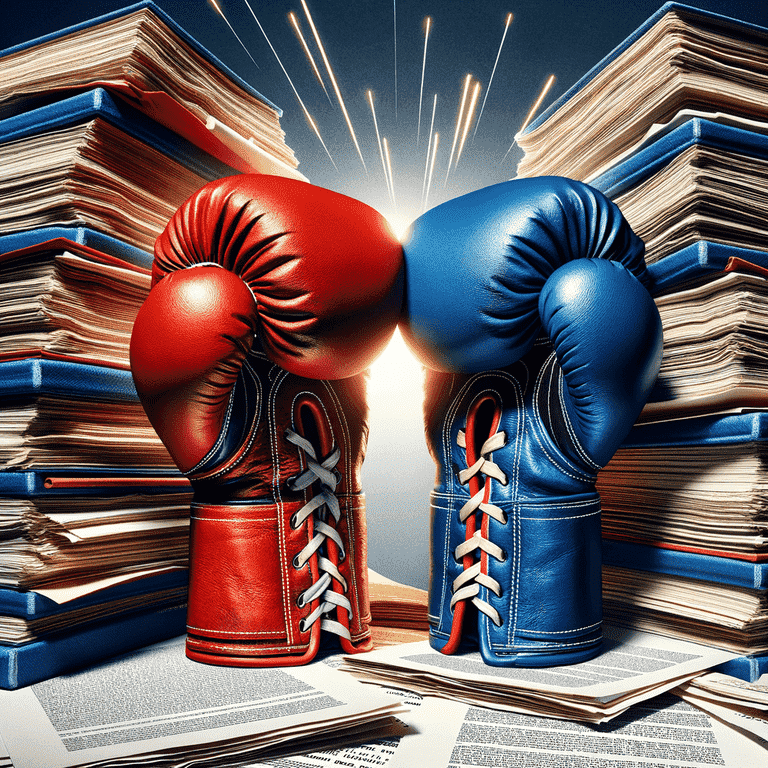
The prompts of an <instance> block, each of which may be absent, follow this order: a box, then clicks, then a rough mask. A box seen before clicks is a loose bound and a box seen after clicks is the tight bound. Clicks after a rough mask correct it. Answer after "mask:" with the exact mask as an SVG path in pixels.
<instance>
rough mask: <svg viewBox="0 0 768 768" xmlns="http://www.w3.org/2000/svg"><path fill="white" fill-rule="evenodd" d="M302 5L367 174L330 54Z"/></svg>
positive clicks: (308, 13) (307, 9) (304, 3)
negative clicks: (332, 67) (329, 57)
mask: <svg viewBox="0 0 768 768" xmlns="http://www.w3.org/2000/svg"><path fill="white" fill-rule="evenodd" d="M301 5H302V7H303V8H304V13H305V14H306V17H307V21H309V26H310V27H311V28H312V34H313V35H314V36H315V42H316V43H317V47H318V48H319V49H320V55H321V56H322V58H323V63H324V64H325V68H326V70H327V71H328V77H329V78H330V79H331V85H332V86H333V90H334V93H335V94H336V98H337V99H338V100H339V106H340V107H341V111H342V112H343V113H344V120H345V121H346V123H347V128H349V133H350V135H351V136H352V141H353V142H354V144H355V149H356V150H357V154H358V155H359V157H360V162H361V163H362V164H363V168H364V169H365V172H366V174H367V173H368V169H367V168H366V166H365V160H363V153H362V151H361V150H360V145H359V144H358V142H357V136H356V135H355V129H354V128H353V127H352V121H351V120H350V118H349V113H348V112H347V107H346V106H345V104H344V99H343V98H342V96H341V91H340V90H339V84H338V83H337V82H336V76H335V75H334V74H333V69H331V62H330V61H329V60H328V56H327V55H326V53H325V48H324V47H323V41H322V40H321V39H320V35H319V34H318V31H317V27H315V22H314V21H313V20H312V15H311V14H310V12H309V8H308V7H307V4H306V2H305V0H301Z"/></svg>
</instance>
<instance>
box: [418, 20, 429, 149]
mask: <svg viewBox="0 0 768 768" xmlns="http://www.w3.org/2000/svg"><path fill="white" fill-rule="evenodd" d="M426 23H427V29H426V32H425V34H424V58H423V59H422V62H421V89H420V90H419V123H418V126H417V127H416V146H417V147H418V146H419V136H420V133H421V102H422V99H423V97H424V72H425V71H426V68H427V43H428V42H429V30H430V28H431V27H432V19H431V18H430V17H429V16H427V18H426Z"/></svg>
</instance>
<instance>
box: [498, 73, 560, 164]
mask: <svg viewBox="0 0 768 768" xmlns="http://www.w3.org/2000/svg"><path fill="white" fill-rule="evenodd" d="M554 82H555V76H554V75H550V76H549V79H548V80H547V82H546V83H545V84H544V87H543V88H542V89H541V93H540V94H539V98H538V99H536V103H535V104H534V105H533V106H532V107H531V109H530V111H529V112H528V115H527V117H526V118H525V120H524V121H523V124H522V125H521V126H520V130H519V131H518V132H517V134H518V135H519V134H521V133H522V132H523V131H524V130H525V128H526V126H527V125H528V123H530V122H531V118H533V116H534V115H535V114H536V110H538V108H539V107H540V106H541V102H542V101H544V97H545V96H546V95H547V92H548V91H549V89H550V88H551V87H552V84H553V83H554ZM516 141H517V136H515V139H514V141H513V142H512V144H510V146H509V149H508V150H507V153H506V154H505V155H504V157H503V158H502V159H501V162H502V163H503V162H504V161H505V160H506V159H507V155H508V154H509V153H510V152H511V151H512V147H514V146H515V142H516Z"/></svg>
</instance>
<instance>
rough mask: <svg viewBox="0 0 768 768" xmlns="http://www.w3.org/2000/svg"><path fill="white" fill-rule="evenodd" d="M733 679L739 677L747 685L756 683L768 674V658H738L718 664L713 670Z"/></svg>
mask: <svg viewBox="0 0 768 768" xmlns="http://www.w3.org/2000/svg"><path fill="white" fill-rule="evenodd" d="M712 671H713V672H720V673H722V674H724V675H730V676H731V677H738V678H739V680H744V681H746V682H747V683H754V682H756V681H757V680H758V678H760V677H761V676H762V675H764V674H766V673H768V656H738V657H737V658H735V659H731V660H730V661H726V662H724V663H723V664H718V665H717V666H716V667H713V668H712Z"/></svg>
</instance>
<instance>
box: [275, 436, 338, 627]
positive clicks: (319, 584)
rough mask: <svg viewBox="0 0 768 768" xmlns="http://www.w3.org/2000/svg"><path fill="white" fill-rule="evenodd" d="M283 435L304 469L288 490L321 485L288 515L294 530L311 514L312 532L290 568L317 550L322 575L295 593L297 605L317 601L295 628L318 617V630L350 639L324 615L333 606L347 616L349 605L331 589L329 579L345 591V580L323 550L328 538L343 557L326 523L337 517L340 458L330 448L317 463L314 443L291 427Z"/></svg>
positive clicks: (309, 625)
mask: <svg viewBox="0 0 768 768" xmlns="http://www.w3.org/2000/svg"><path fill="white" fill-rule="evenodd" d="M285 437H286V439H287V440H288V442H290V443H292V444H293V445H295V446H296V447H297V448H298V449H299V450H301V451H303V452H304V454H305V458H306V462H307V468H306V469H305V470H304V471H303V472H302V473H301V474H300V475H297V476H296V477H294V478H292V479H290V480H289V481H288V487H289V488H290V490H292V491H303V490H304V489H305V488H308V487H309V486H310V485H312V483H315V482H319V483H320V488H321V490H320V492H319V493H315V495H314V496H313V497H312V498H311V499H310V500H309V501H308V502H307V503H306V504H305V505H304V506H303V507H302V508H301V509H300V510H299V511H298V512H296V513H295V514H294V515H293V516H292V518H291V528H293V529H294V530H296V529H297V528H300V527H301V526H302V525H304V523H305V522H306V520H307V518H308V517H310V515H311V516H312V529H313V531H314V536H313V537H312V540H311V541H310V542H309V543H308V544H307V545H306V546H305V547H304V549H302V550H301V552H299V553H298V554H297V555H296V557H294V559H293V567H294V568H297V569H298V568H302V567H303V566H304V565H305V564H306V562H307V561H308V560H309V559H310V558H311V557H312V556H313V555H315V553H317V567H318V570H319V571H320V572H321V574H322V575H321V576H320V578H319V579H318V580H317V581H316V582H315V583H314V584H313V585H312V586H311V587H310V588H309V589H307V590H305V591H304V592H302V593H301V594H300V595H299V598H298V601H297V604H298V606H299V608H303V607H304V606H305V605H308V604H309V603H311V602H312V601H313V600H320V603H319V604H318V606H317V607H316V608H315V610H314V611H312V613H310V614H309V616H307V617H306V618H304V619H302V620H301V623H300V624H299V628H300V629H301V631H302V632H306V631H307V630H309V629H310V628H311V627H312V626H313V625H314V623H315V622H316V621H317V620H318V619H320V620H321V621H320V628H321V629H324V630H328V631H329V632H333V633H335V634H337V635H341V636H342V637H344V638H346V639H347V640H351V637H350V634H349V630H348V629H347V627H345V626H344V625H343V624H342V623H341V622H339V621H336V620H335V619H332V618H330V617H329V616H328V614H329V613H331V612H333V611H335V610H336V609H337V608H343V609H344V610H346V611H347V615H348V616H349V617H350V618H351V616H352V605H351V603H350V602H349V599H348V598H347V597H346V596H345V595H343V594H340V593H338V592H335V591H334V589H333V582H334V580H335V581H336V582H337V583H339V584H340V585H341V588H342V590H343V591H344V592H345V593H346V591H347V581H346V579H345V578H344V577H343V576H342V575H341V573H340V572H339V569H338V568H337V567H336V565H335V564H334V563H332V562H331V561H330V560H329V559H328V558H327V557H326V556H325V549H323V546H324V544H325V543H326V540H327V539H331V540H332V541H333V542H334V543H335V544H336V546H337V547H338V549H339V558H340V559H341V560H343V559H344V558H345V557H346V551H345V549H344V542H343V541H342V540H341V536H339V533H338V531H337V530H336V529H335V528H334V527H333V526H331V525H329V524H328V522H326V521H327V520H328V519H329V517H328V516H329V514H330V516H331V517H332V518H333V520H334V521H335V522H336V523H338V522H339V518H340V517H341V510H340V508H339V500H338V498H336V494H335V490H336V485H337V483H338V479H339V478H338V475H337V474H336V472H334V469H335V467H336V464H337V463H338V461H339V458H340V457H341V451H340V450H339V448H338V447H337V448H334V450H333V451H331V453H330V454H329V455H328V456H327V457H326V458H325V459H323V461H322V462H321V461H319V459H318V457H317V453H316V451H315V448H314V446H313V445H312V443H310V442H309V440H307V439H305V438H303V437H302V436H301V435H299V434H297V433H296V432H294V431H293V430H291V429H286V431H285Z"/></svg>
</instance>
